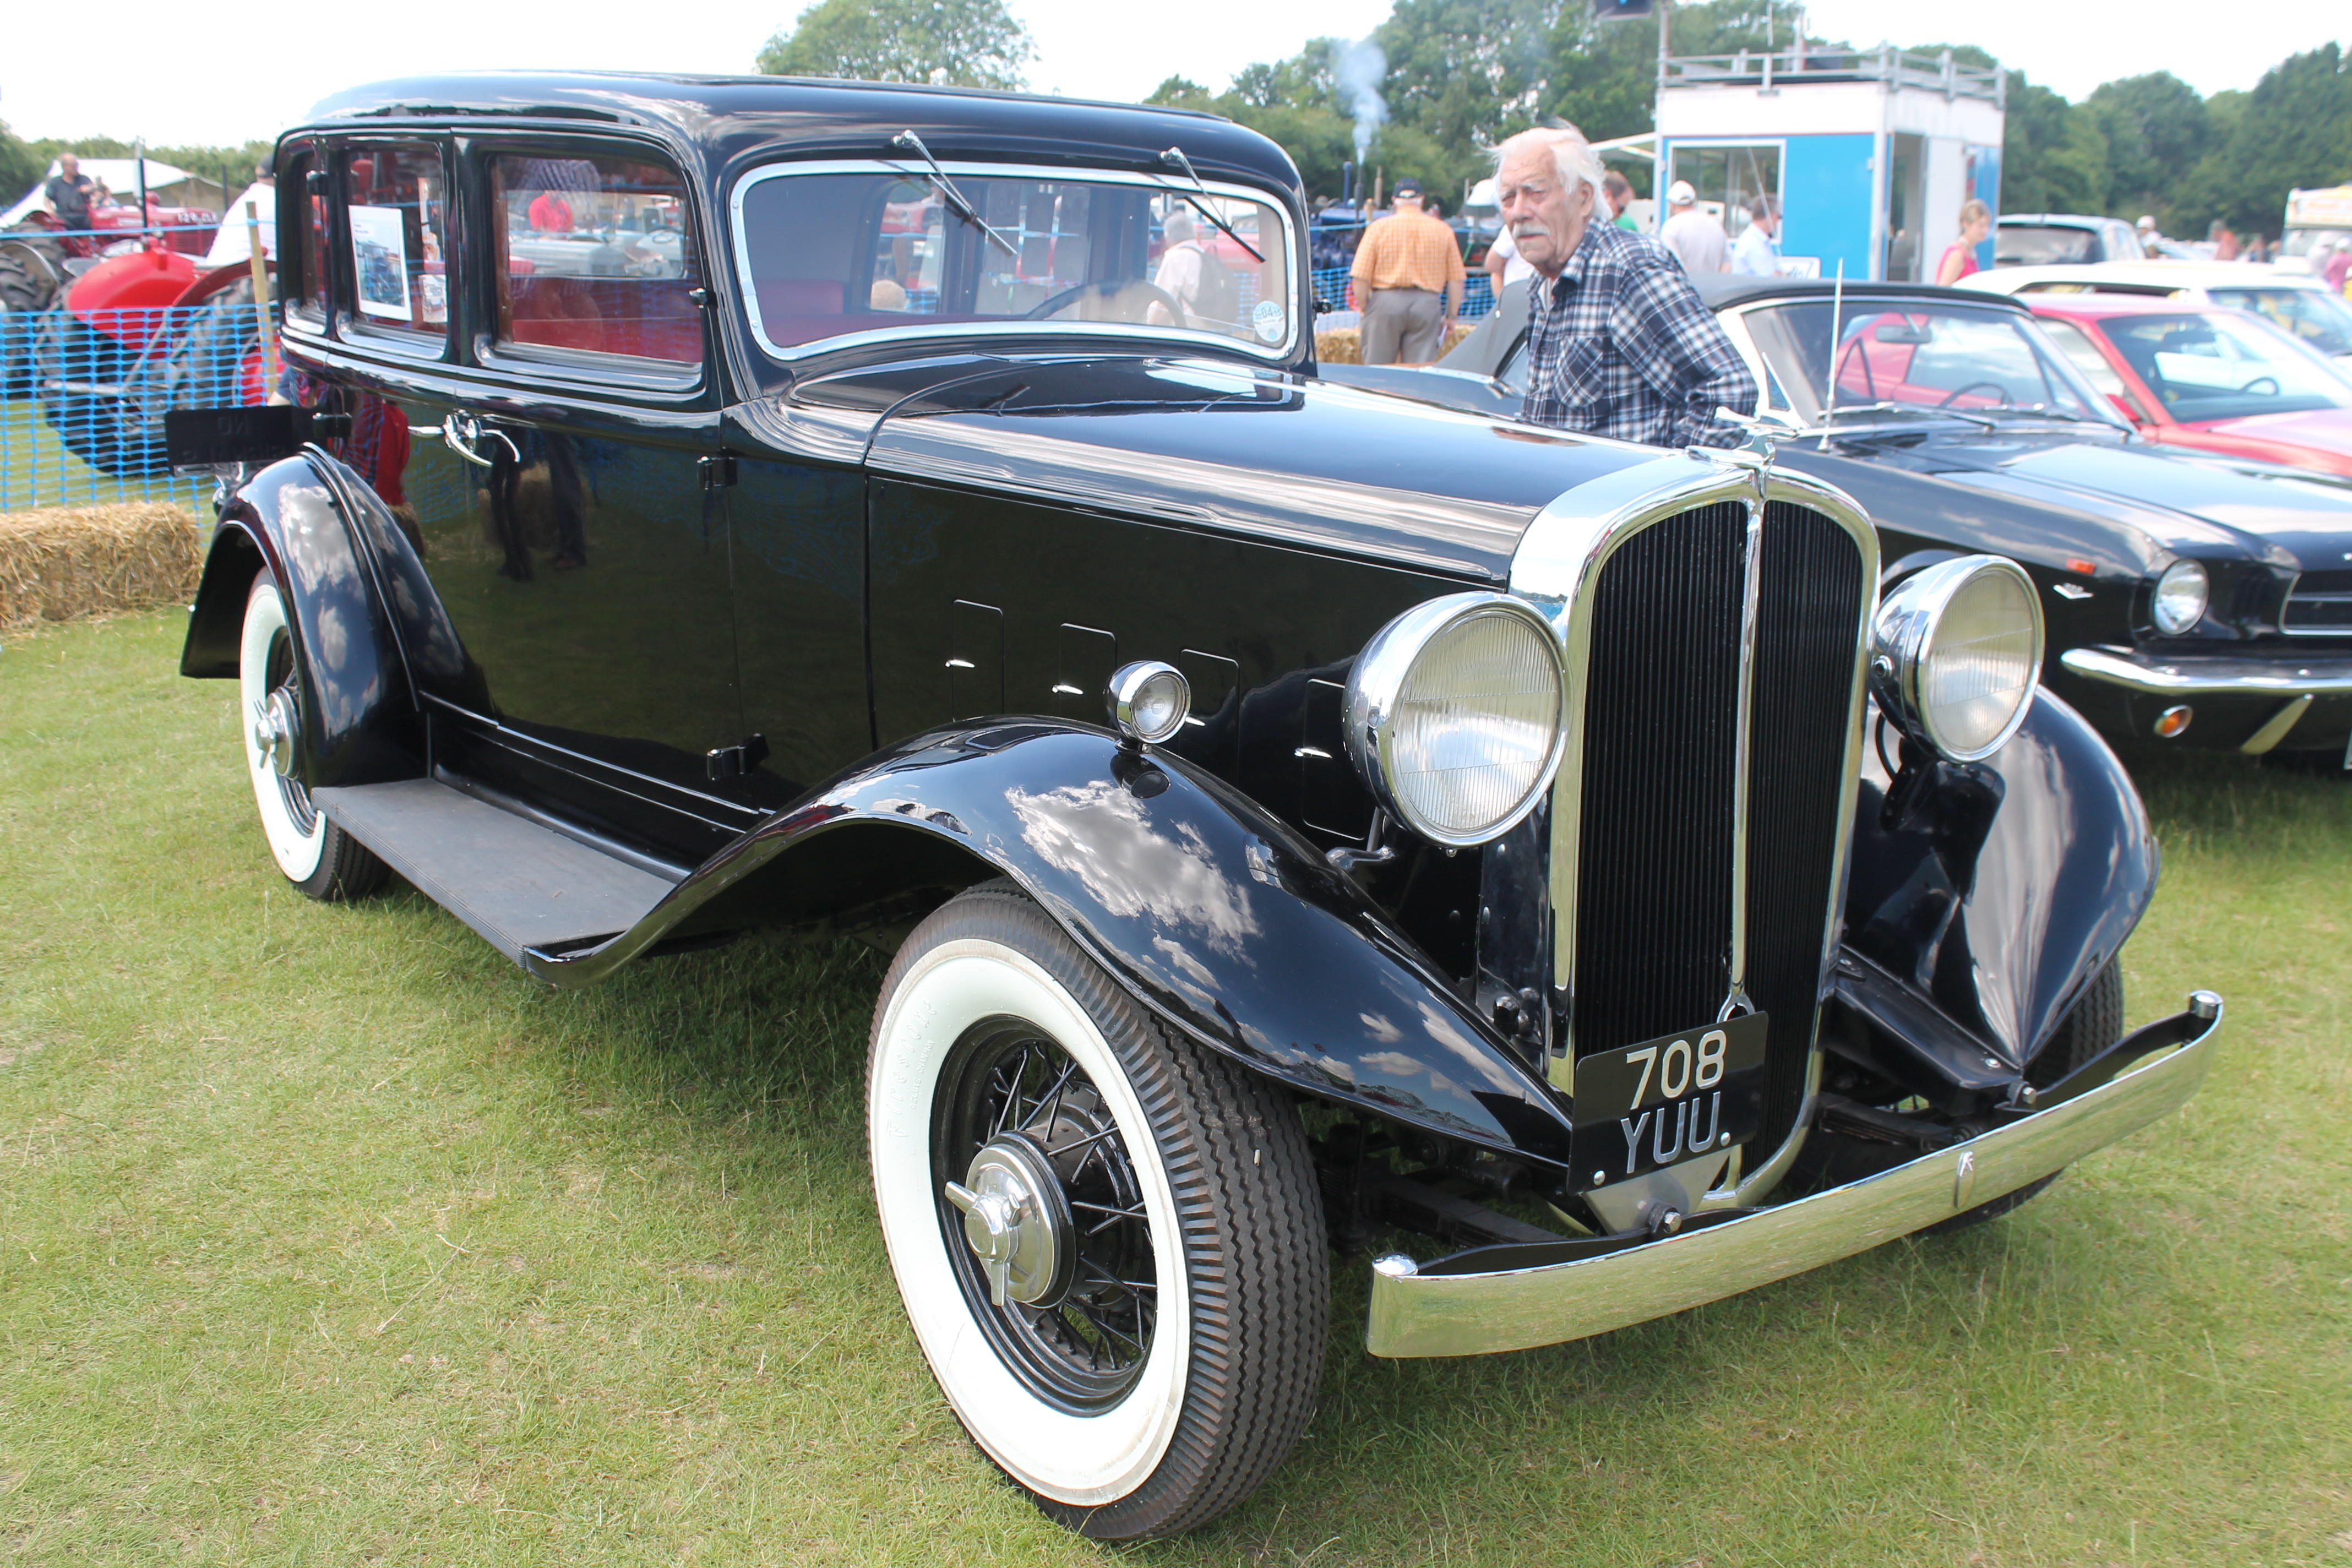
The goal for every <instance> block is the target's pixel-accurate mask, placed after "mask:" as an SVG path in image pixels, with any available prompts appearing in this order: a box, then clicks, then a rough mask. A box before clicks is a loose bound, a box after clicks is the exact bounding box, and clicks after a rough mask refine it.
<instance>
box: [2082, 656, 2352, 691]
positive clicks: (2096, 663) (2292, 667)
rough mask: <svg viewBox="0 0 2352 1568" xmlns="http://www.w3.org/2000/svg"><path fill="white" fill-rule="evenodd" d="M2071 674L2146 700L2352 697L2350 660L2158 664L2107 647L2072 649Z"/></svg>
mask: <svg viewBox="0 0 2352 1568" xmlns="http://www.w3.org/2000/svg"><path fill="white" fill-rule="evenodd" d="M2058 662H2059V663H2060V664H2062V665H2063V666H2065V667H2066V669H2067V671H2068V673H2070V674H2074V675H2079V676H2081V677H2082V678H2083V679H2085V680H2096V681H2099V682H2102V683H2103V684H2105V685H2108V686H2120V687H2122V688H2123V689H2125V690H2126V691H2137V692H2138V693H2140V694H2141V695H2142V696H2144V697H2170V698H2178V699H2179V700H2183V701H2194V700H2196V699H2198V698H2200V697H2277V698H2284V699H2294V698H2297V697H2352V658H2343V657H2341V656H2340V655H2339V656H2338V657H2336V658H2226V657H2225V658H2208V657H2207V656H2205V655H2203V654H2198V655H2194V656H2191V657H2189V658H2176V659H2159V658H2151V657H2149V656H2148V655H2147V654H2141V653H2125V652H2122V651H2119V650H2117V649H2115V648H2105V647H2070V648H2068V649H2067V650H2066V651H2065V652H2064V653H2063V654H2061V655H2059V656H2058Z"/></svg>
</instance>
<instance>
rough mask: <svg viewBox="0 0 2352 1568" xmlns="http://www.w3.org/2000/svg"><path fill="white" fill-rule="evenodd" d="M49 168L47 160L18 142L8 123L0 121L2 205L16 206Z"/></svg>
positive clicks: (0, 188) (0, 194)
mask: <svg viewBox="0 0 2352 1568" xmlns="http://www.w3.org/2000/svg"><path fill="white" fill-rule="evenodd" d="M48 166H49V161H48V160H47V159H46V158H44V157H42V156H41V155H40V154H39V153H36V152H35V151H34V150H33V149H32V148H30V147H28V146H26V144H25V143H24V142H22V141H20V140H18V139H17V136H16V132H13V131H11V130H9V129H8V122H7V121H5V120H0V203H5V204H6V205H11V206H13V205H16V198H17V197H19V196H21V195H24V194H25V193H26V191H29V190H31V189H32V188H33V186H34V184H35V183H37V181H38V180H39V179H40V177H41V176H42V174H45V173H47V170H48Z"/></svg>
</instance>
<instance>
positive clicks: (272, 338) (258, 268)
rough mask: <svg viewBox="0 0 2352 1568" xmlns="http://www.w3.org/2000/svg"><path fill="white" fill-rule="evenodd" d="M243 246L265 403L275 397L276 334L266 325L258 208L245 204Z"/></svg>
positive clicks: (255, 204)
mask: <svg viewBox="0 0 2352 1568" xmlns="http://www.w3.org/2000/svg"><path fill="white" fill-rule="evenodd" d="M245 243H246V246H247V250H248V251H249V253H250V254H249V256H248V259H249V260H250V262H251V264H252V267H253V321H254V325H255V326H257V327H258V328H259V329H260V331H261V388H262V396H263V398H264V399H265V400H274V399H275V398H276V397H277V396H278V332H277V330H276V329H275V328H273V327H272V326H271V325H270V324H269V264H268V262H267V261H266V260H264V259H263V258H262V254H261V204H260V203H258V202H252V201H248V202H247V203H246V204H245Z"/></svg>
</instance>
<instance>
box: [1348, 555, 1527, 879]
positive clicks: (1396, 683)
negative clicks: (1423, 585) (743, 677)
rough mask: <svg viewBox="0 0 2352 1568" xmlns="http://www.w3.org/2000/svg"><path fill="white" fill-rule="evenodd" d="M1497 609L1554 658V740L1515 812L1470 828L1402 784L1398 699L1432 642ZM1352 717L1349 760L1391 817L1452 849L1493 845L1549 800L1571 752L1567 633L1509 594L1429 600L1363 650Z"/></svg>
mask: <svg viewBox="0 0 2352 1568" xmlns="http://www.w3.org/2000/svg"><path fill="white" fill-rule="evenodd" d="M1491 615H1501V616H1511V617H1514V618H1516V619H1517V620H1519V621H1521V622H1523V623H1525V624H1526V625H1527V626H1528V628H1529V629H1530V630H1531V631H1533V632H1534V633H1535V635H1536V636H1537V637H1538V640H1539V641H1540V643H1541V645H1542V647H1544V648H1545V649H1546V651H1547V652H1549V655H1550V657H1551V661H1552V676H1553V680H1554V682H1555V686H1554V690H1555V692H1556V695H1557V697H1558V703H1557V706H1556V709H1555V711H1554V714H1553V718H1552V733H1551V742H1550V744H1549V747H1548V748H1547V749H1546V751H1545V754H1544V757H1543V760H1542V762H1541V763H1540V764H1539V765H1538V767H1537V769H1536V772H1535V775H1534V779H1533V782H1532V783H1530V784H1528V788H1527V791H1526V793H1525V794H1524V795H1521V796H1520V798H1519V799H1518V800H1517V802H1516V803H1515V804H1514V805H1512V807H1511V808H1510V810H1508V811H1507V812H1505V813H1504V814H1503V815H1501V816H1497V817H1495V818H1493V819H1491V820H1490V821H1488V822H1486V823H1485V824H1483V825H1482V826H1479V827H1478V828H1477V829H1475V831H1468V832H1465V831H1459V830H1455V829H1450V828H1447V827H1444V826H1441V825H1439V824H1437V823H1433V822H1430V821H1428V820H1426V819H1425V818H1424V817H1423V816H1422V815H1421V814H1420V813H1419V812H1417V811H1415V810H1414V809H1413V808H1412V804H1411V803H1410V802H1409V801H1408V800H1406V799H1405V798H1404V796H1403V795H1402V793H1401V792H1400V791H1398V790H1397V789H1396V788H1395V786H1394V784H1393V782H1392V781H1393V780H1394V778H1395V775H1396V767H1395V747H1396V742H1397V733H1396V723H1395V717H1396V702H1397V699H1398V696H1399V694H1400V693H1401V692H1402V689H1403V687H1404V682H1405V679H1406V677H1407V675H1409V674H1410V673H1411V671H1412V668H1413V664H1414V661H1415V660H1416V659H1418V658H1420V656H1421V654H1422V653H1423V650H1424V649H1426V648H1427V647H1429V646H1430V644H1432V643H1433V642H1434V641H1436V640H1437V638H1438V637H1440V636H1441V635H1442V634H1444V632H1446V631H1449V630H1451V629H1452V628H1453V627H1454V626H1457V625H1460V624H1462V623H1464V622H1466V621H1469V620H1472V619H1475V618H1476V617H1478V616H1491ZM1346 723H1347V744H1348V755H1349V761H1351V762H1352V763H1354V764H1355V768H1356V773H1357V776H1358V777H1360V778H1361V779H1362V780H1363V781H1364V784H1365V785H1366V787H1368V788H1369V789H1370V791H1371V792H1372V798H1373V799H1374V800H1375V801H1376V802H1378V803H1379V805H1380V806H1381V809H1382V810H1383V811H1385V812H1387V813H1388V814H1389V816H1391V817H1393V818H1395V819H1396V820H1397V821H1398V822H1400V823H1402V825H1403V826H1405V827H1407V828H1408V829H1410V830H1411V831H1412V833H1414V834H1415V835H1416V836H1418V837H1421V838H1423V839H1425V840H1427V841H1428V842H1430V843H1432V844H1435V845H1438V846H1440V847H1444V848H1447V849H1472V848H1476V847H1479V846H1481V845H1486V844H1491V843H1493V842H1494V841H1495V840H1496V839H1497V838H1500V837H1503V835H1505V834H1507V833H1508V832H1509V831H1510V830H1511V829H1512V828H1514V827H1517V826H1518V825H1519V824H1520V823H1522V822H1524V821H1526V820H1527V818H1528V814H1529V813H1531V812H1533V811H1534V810H1535V808H1536V807H1537V806H1538V805H1539V804H1541V803H1542V801H1543V799H1544V797H1545V795H1548V794H1549V792H1550V790H1551V785H1552V780H1553V779H1554V777H1555V776H1557V774H1558V773H1559V763H1560V759H1561V757H1563V756H1564V755H1565V754H1566V753H1567V751H1568V659H1567V656H1566V654H1565V652H1564V651H1563V650H1562V648H1561V647H1560V641H1559V632H1558V631H1557V630H1555V629H1554V627H1553V626H1552V624H1551V623H1550V622H1549V621H1548V620H1546V619H1545V618H1544V616H1543V614H1542V612H1541V611H1539V610H1538V609H1537V608H1536V607H1535V606H1534V605H1530V604H1528V602H1527V601H1526V600H1525V599H1521V598H1518V597H1516V596H1515V595H1509V594H1498V593H1492V592H1483V591H1473V592H1467V593H1460V594H1447V595H1442V596H1440V597H1438V598H1434V599H1427V600H1424V601H1423V602H1422V603H1421V604H1418V605H1414V606H1413V607H1412V609H1409V610H1407V611H1405V612H1404V614H1402V615H1401V616H1397V617H1396V619H1394V620H1392V621H1391V622H1390V623H1389V624H1388V625H1387V626H1382V627H1381V629H1380V630H1379V631H1378V632H1376V633H1374V634H1373V636H1372V638H1371V640H1370V642H1368V643H1366V644H1365V645H1364V650H1363V652H1361V653H1360V654H1358V655H1357V656H1356V662H1355V666H1354V668H1352V669H1351V670H1350V671H1349V676H1348V693H1347V712H1346Z"/></svg>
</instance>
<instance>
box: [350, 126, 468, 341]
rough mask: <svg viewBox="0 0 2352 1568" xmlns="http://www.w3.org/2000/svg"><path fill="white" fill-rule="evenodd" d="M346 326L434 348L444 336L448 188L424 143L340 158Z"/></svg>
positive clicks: (363, 149)
mask: <svg viewBox="0 0 2352 1568" xmlns="http://www.w3.org/2000/svg"><path fill="white" fill-rule="evenodd" d="M343 190H344V197H345V201H344V208H343V213H344V218H345V225H344V227H345V230H346V232H347V234H348V235H349V243H350V246H351V259H352V277H353V279H355V292H354V297H353V299H352V305H353V307H354V309H353V312H352V326H353V328H354V330H355V331H360V332H362V333H365V334H368V335H372V336H387V337H392V338H394V339H400V340H405V341H407V342H411V343H413V344H415V345H416V346H418V347H420V348H424V347H430V348H436V349H437V348H439V347H440V346H441V345H442V344H443V343H445V342H446V341H447V340H448V336H449V266H448V262H447V260H446V258H447V256H448V254H449V187H448V182H447V179H446V176H445V175H444V174H443V172H442V167H441V150H440V149H439V148H438V147H436V146H434V145H432V144H431V143H430V142H363V143H361V144H360V145H357V146H354V147H351V148H348V149H346V150H345V152H344V153H343Z"/></svg>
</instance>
